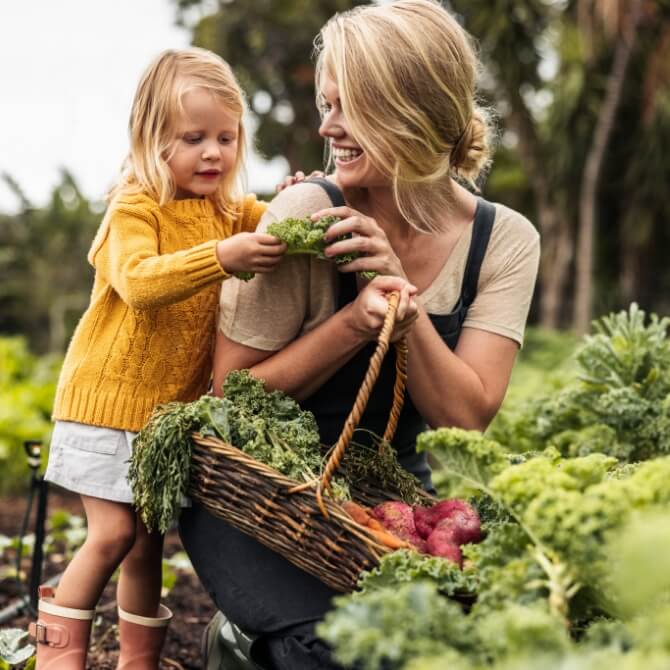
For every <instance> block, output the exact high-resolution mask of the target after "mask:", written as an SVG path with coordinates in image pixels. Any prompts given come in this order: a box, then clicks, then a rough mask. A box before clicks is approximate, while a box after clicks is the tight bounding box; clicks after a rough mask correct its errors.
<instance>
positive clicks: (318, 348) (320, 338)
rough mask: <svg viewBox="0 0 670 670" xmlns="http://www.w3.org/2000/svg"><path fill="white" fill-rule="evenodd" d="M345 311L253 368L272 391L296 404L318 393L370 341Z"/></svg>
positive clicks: (347, 308) (346, 310)
mask: <svg viewBox="0 0 670 670" xmlns="http://www.w3.org/2000/svg"><path fill="white" fill-rule="evenodd" d="M349 315H350V308H349V307H348V306H347V307H344V308H343V309H341V310H340V311H338V312H336V313H335V314H334V315H333V316H332V317H330V318H329V319H327V320H326V321H324V322H323V323H321V324H320V325H318V326H317V327H316V328H315V329H314V330H311V331H310V332H308V333H306V334H305V335H303V336H302V337H299V338H298V339H297V340H294V341H293V342H291V343H290V344H289V345H287V346H286V347H285V348H284V349H281V350H280V351H278V352H277V353H275V354H272V355H271V356H269V357H268V358H266V359H264V360H263V361H261V362H260V363H257V364H256V365H254V366H253V367H252V368H251V372H252V374H253V375H254V376H255V377H259V378H260V379H263V380H265V386H266V387H267V388H268V389H280V390H282V391H284V392H285V393H288V394H289V395H290V396H292V397H294V398H295V399H296V400H304V399H305V398H309V396H311V395H312V394H313V393H315V392H316V391H317V390H318V389H319V388H320V387H321V386H322V385H323V384H324V383H325V382H326V381H328V379H330V378H331V377H332V376H333V375H334V374H335V372H337V371H338V370H339V369H340V368H341V367H342V366H343V365H344V364H345V363H346V362H347V361H348V360H349V359H351V358H352V357H353V356H354V355H355V354H356V353H357V352H358V351H360V349H362V348H363V347H364V346H365V344H366V340H365V339H364V338H363V337H362V336H361V335H360V334H359V333H357V331H356V329H355V328H353V327H352V325H351V323H350V320H349Z"/></svg>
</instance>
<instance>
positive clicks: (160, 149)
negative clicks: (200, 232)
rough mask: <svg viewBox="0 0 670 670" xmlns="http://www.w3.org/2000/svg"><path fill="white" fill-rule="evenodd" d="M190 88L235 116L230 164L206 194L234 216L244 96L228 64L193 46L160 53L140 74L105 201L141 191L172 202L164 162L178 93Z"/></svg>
mask: <svg viewBox="0 0 670 670" xmlns="http://www.w3.org/2000/svg"><path fill="white" fill-rule="evenodd" d="M194 88H204V89H207V90H208V91H210V92H211V93H212V95H215V96H216V97H217V98H219V99H220V100H221V102H222V103H223V104H224V105H225V106H226V108H227V109H228V110H229V111H230V112H232V113H234V114H238V115H239V117H240V122H239V127H238V136H237V156H236V158H235V164H234V166H233V169H232V170H231V171H230V172H229V173H228V174H226V175H225V176H224V178H223V179H222V181H221V184H220V186H219V188H218V189H217V190H216V192H215V193H214V194H212V195H211V196H209V197H210V199H211V200H212V202H213V204H214V206H215V207H216V209H217V210H218V211H220V212H222V213H229V214H232V213H233V212H234V203H235V201H236V200H237V199H238V198H239V196H240V195H241V193H242V187H243V184H242V180H243V178H244V161H245V153H246V136H245V132H244V125H243V123H242V117H243V115H244V111H245V109H246V103H245V99H244V94H243V93H242V90H241V88H240V86H239V84H238V83H237V80H236V79H235V75H234V74H233V72H232V70H231V68H230V66H229V65H228V63H226V62H225V61H224V60H223V59H222V58H220V57H219V56H217V55H216V54H214V53H212V52H211V51H207V50H205V49H198V48H195V47H194V48H190V49H183V50H180V51H173V50H168V51H164V52H163V53H161V54H160V55H159V56H158V57H157V58H156V59H155V60H154V61H153V63H151V65H149V67H148V68H147V70H146V71H145V73H144V74H143V75H142V79H141V80H140V83H139V85H138V87H137V91H136V93H135V99H134V100H133V106H132V110H131V113H130V122H129V131H130V151H129V152H128V155H127V157H126V159H125V161H124V163H123V167H122V170H121V178H120V180H119V182H118V183H117V185H116V186H115V187H114V188H113V189H112V191H111V193H110V196H109V197H110V198H112V197H114V196H115V195H117V194H118V193H129V192H131V193H137V192H143V193H146V194H147V195H149V196H150V197H151V198H153V199H154V200H156V201H157V202H158V203H159V204H161V205H164V204H165V203H166V202H168V201H169V200H172V199H173V198H174V196H175V189H176V186H175V183H174V178H173V176H172V172H171V170H170V168H169V167H168V161H169V160H170V157H171V155H172V153H173V152H174V149H175V145H176V139H177V137H176V133H177V125H176V124H177V119H178V118H179V114H180V113H181V112H182V111H183V98H184V94H185V93H186V92H187V91H189V90H192V89H194Z"/></svg>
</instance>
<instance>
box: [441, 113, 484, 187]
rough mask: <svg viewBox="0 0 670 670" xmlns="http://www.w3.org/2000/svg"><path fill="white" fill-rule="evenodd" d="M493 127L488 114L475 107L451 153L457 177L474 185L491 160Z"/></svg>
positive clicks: (451, 160)
mask: <svg viewBox="0 0 670 670" xmlns="http://www.w3.org/2000/svg"><path fill="white" fill-rule="evenodd" d="M491 135H492V133H491V127H490V122H489V117H488V114H486V112H485V111H484V110H482V109H481V108H479V107H475V108H474V110H473V112H472V116H471V117H470V120H469V121H468V123H467V124H466V126H465V128H464V130H463V132H462V134H461V136H460V137H459V138H458V140H457V142H456V144H455V145H454V148H453V149H452V151H451V157H450V163H451V167H452V169H453V171H454V173H455V176H457V177H459V178H461V179H464V180H465V181H467V182H469V183H474V182H476V181H477V178H478V177H479V176H480V174H482V172H485V171H486V169H487V167H488V165H489V163H490V160H491Z"/></svg>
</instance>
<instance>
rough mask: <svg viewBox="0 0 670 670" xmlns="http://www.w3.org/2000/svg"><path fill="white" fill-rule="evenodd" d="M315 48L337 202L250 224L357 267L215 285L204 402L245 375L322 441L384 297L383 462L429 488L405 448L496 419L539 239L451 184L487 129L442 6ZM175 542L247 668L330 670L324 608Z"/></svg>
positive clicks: (422, 467)
mask: <svg viewBox="0 0 670 670" xmlns="http://www.w3.org/2000/svg"><path fill="white" fill-rule="evenodd" d="M317 47H318V61H317V76H316V88H317V96H318V100H319V105H320V108H321V111H322V117H323V118H322V123H321V127H320V134H321V135H322V136H323V137H324V138H325V139H326V141H327V143H328V147H329V150H330V156H331V158H332V159H333V162H334V165H335V170H334V172H333V173H332V175H330V177H329V181H328V184H330V185H334V186H336V187H337V188H335V189H334V190H333V188H332V186H330V185H327V186H326V188H323V187H322V186H321V185H319V184H314V183H302V184H298V185H296V186H292V187H291V188H288V189H286V190H284V191H283V192H282V193H280V194H279V195H278V196H277V197H276V198H275V199H274V200H273V202H272V203H271V204H270V207H269V209H268V212H267V213H266V215H265V216H264V218H263V220H262V221H261V226H264V225H267V224H268V223H270V222H271V221H274V220H278V219H282V218H285V217H287V216H297V217H302V216H309V215H312V214H314V216H315V217H316V216H322V215H328V214H333V215H336V216H339V217H341V219H342V220H341V221H340V222H339V223H337V224H336V225H334V226H333V227H332V228H331V229H330V230H329V232H328V236H329V239H334V238H336V237H338V236H340V235H343V234H346V233H354V237H352V238H351V239H349V240H346V241H341V242H335V243H333V244H331V245H330V246H329V247H328V251H327V254H328V255H332V256H334V255H337V254H342V253H348V252H353V251H356V252H359V253H360V254H361V256H360V257H359V258H358V259H357V260H355V261H353V262H351V263H349V264H347V265H343V266H338V268H337V270H339V273H338V272H337V270H336V269H335V265H334V264H333V263H327V262H324V261H319V260H314V259H310V258H307V257H295V256H294V257H287V258H285V259H284V260H283V261H282V264H281V265H280V268H279V269H278V270H277V271H276V272H275V273H274V274H273V275H272V277H269V278H268V279H266V278H265V277H258V278H256V279H254V281H252V282H249V283H248V284H243V283H240V282H236V283H235V285H233V286H231V282H226V286H225V287H224V289H223V293H222V300H221V319H220V332H219V333H218V339H217V348H216V355H215V370H214V385H215V389H219V388H220V386H221V383H222V381H223V379H224V378H225V376H226V374H227V373H228V372H229V371H230V370H233V369H239V368H249V369H250V370H251V372H252V373H253V374H254V375H255V376H257V377H260V378H262V379H264V380H265V382H266V385H267V387H268V388H280V389H282V390H284V391H285V392H287V393H289V394H290V395H292V396H294V397H295V398H297V399H298V400H300V401H301V403H302V404H303V406H304V407H306V408H308V409H310V410H312V411H313V412H314V413H315V416H316V418H317V421H318V423H319V429H320V432H321V437H322V440H323V441H324V442H325V443H334V442H335V441H336V439H337V437H338V435H339V431H340V430H341V428H342V425H343V423H344V420H345V418H346V416H347V414H348V412H349V410H350V409H351V407H352V404H353V401H354V398H355V395H356V392H357V390H358V387H359V385H360V382H361V380H362V378H363V375H364V373H365V369H366V367H367V363H368V359H369V355H370V349H371V347H373V346H374V344H373V343H374V340H375V339H376V336H377V335H378V332H379V329H380V326H381V323H382V321H383V317H384V314H385V311H386V306H387V303H386V299H385V296H386V295H387V293H388V291H390V290H393V289H398V290H401V291H402V295H403V300H402V310H400V321H399V323H398V325H397V326H396V330H395V332H394V337H400V336H402V335H403V334H406V335H407V341H408V346H409V352H410V353H409V374H408V379H407V395H406V400H405V407H404V409H403V412H402V415H401V418H400V421H399V426H398V431H397V434H396V438H395V440H394V447H395V448H396V449H397V451H398V457H399V460H400V462H401V464H402V465H403V466H404V467H405V468H406V469H408V470H409V471H410V472H412V473H414V474H415V475H416V476H417V477H418V478H419V479H420V480H421V482H422V484H423V486H424V487H425V488H426V489H428V490H430V489H431V481H430V470H429V467H428V464H427V462H426V460H425V456H424V455H418V454H417V453H416V451H415V438H416V435H417V434H418V433H419V432H421V431H422V430H424V429H425V427H426V425H430V426H461V427H464V428H470V429H476V430H483V429H484V428H486V426H487V425H488V423H489V422H490V421H491V419H492V418H493V416H494V415H495V413H496V412H497V410H498V408H499V406H500V404H501V402H502V400H503V397H504V394H505V390H506V388H507V384H508V382H509V377H510V374H511V370H512V366H513V364H514V360H515V357H516V353H517V350H518V349H519V347H520V345H521V344H522V341H523V330H524V326H525V321H526V318H527V314H528V309H529V305H530V300H531V297H532V293H533V287H534V283H535V278H536V274H537V266H538V259H539V239H538V235H537V232H536V231H535V229H534V228H533V226H532V225H531V224H530V223H529V222H528V221H527V220H526V219H524V218H523V217H522V216H521V215H519V214H518V213H516V212H514V211H512V210H510V209H508V208H506V207H504V206H502V205H495V206H494V205H491V204H490V203H487V202H485V201H483V200H481V199H478V198H476V197H475V196H474V195H472V194H471V193H470V192H469V191H468V190H466V189H465V188H463V186H461V185H460V183H459V182H466V183H470V184H474V182H475V181H476V179H477V178H478V177H479V175H480V173H481V171H482V170H483V169H484V168H485V167H486V166H487V163H488V159H489V129H488V126H487V122H486V115H485V113H484V112H483V111H482V110H481V109H479V108H478V107H477V105H476V103H475V86H476V77H477V70H478V63H477V59H476V56H475V54H474V51H473V49H472V46H471V43H470V40H469V38H468V36H467V34H466V33H465V32H464V31H463V29H462V28H461V27H460V26H459V24H458V23H457V22H456V20H455V19H454V18H453V17H452V16H450V15H449V14H448V13H447V12H446V11H445V10H444V9H443V8H441V7H440V6H439V5H438V4H437V3H435V2H432V1H431V0H400V1H399V2H395V3H392V4H385V5H383V6H377V5H367V6H364V7H359V8H357V9H355V10H353V11H351V12H347V13H345V14H341V15H336V16H335V17H333V18H332V19H331V20H330V21H329V22H328V24H326V26H325V27H324V28H323V29H322V31H321V34H320V38H319V40H318V42H317ZM326 189H327V190H326ZM329 192H330V195H329ZM340 194H342V195H343V197H344V201H343V202H340V203H338V202H337V201H338V199H339V198H340V197H341V195H340ZM331 196H332V197H331ZM333 203H335V204H339V206H333ZM366 270H374V271H376V272H378V273H379V274H380V275H381V276H380V277H378V278H376V279H374V280H373V281H372V282H370V283H369V284H367V285H364V284H363V282H361V281H360V280H358V279H357V275H356V273H357V272H359V271H366ZM392 379H393V360H392V359H389V360H388V361H386V362H385V364H384V368H383V370H382V373H381V376H380V379H379V380H378V382H377V384H376V386H375V390H374V392H373V394H372V396H371V398H370V401H369V404H368V409H367V411H366V413H365V415H364V417H363V420H362V422H361V425H362V426H364V427H365V428H368V429H369V430H372V431H374V432H376V433H380V434H381V433H382V432H383V428H384V424H385V422H386V419H387V416H388V411H389V408H390V404H391V389H392ZM182 536H183V540H184V543H185V546H186V548H187V550H188V551H189V553H190V555H191V558H192V560H193V562H194V565H195V567H196V569H197V571H198V573H199V575H200V577H201V579H202V580H203V583H204V584H205V585H206V587H207V588H208V589H209V590H210V592H211V593H212V595H213V597H214V599H215V601H216V602H217V604H218V605H219V607H220V609H222V611H223V612H224V613H225V614H226V615H227V616H229V617H230V619H231V620H232V621H234V622H235V623H237V624H238V625H239V626H241V627H242V628H243V629H247V630H250V631H252V632H254V633H256V634H260V638H259V641H258V643H257V645H256V648H257V653H258V654H259V656H258V658H259V659H261V661H262V662H261V664H262V665H263V667H272V668H291V670H296V669H299V668H312V667H313V668H328V667H336V666H334V665H333V664H332V663H333V662H332V660H330V659H329V657H328V650H327V649H326V647H325V646H324V645H323V644H321V643H320V642H319V641H318V640H317V639H316V638H315V637H314V634H313V625H314V622H315V621H317V620H318V619H319V618H320V617H321V616H322V615H323V613H324V612H325V611H326V610H327V609H328V606H329V601H330V598H331V597H332V595H333V594H332V592H330V591H329V590H328V589H327V588H326V587H324V586H323V585H321V584H320V583H319V582H318V581H317V580H316V579H313V578H311V577H309V576H307V575H305V574H304V573H302V572H300V571H299V570H298V569H297V568H293V566H291V565H289V564H288V563H287V562H286V561H284V560H283V559H281V558H280V557H278V556H277V555H275V554H273V553H272V552H270V551H269V550H266V549H264V548H263V547H261V546H260V545H258V544H257V543H256V542H254V541H253V540H251V539H250V538H248V537H246V536H243V535H242V534H240V533H237V532H236V531H234V530H233V529H231V528H230V527H228V526H226V525H225V524H224V523H222V522H220V521H218V520H216V519H214V518H213V517H211V516H209V515H208V514H207V513H205V512H204V511H203V510H202V509H200V508H198V507H194V508H193V510H191V511H190V512H189V513H188V514H187V515H185V516H183V517H182Z"/></svg>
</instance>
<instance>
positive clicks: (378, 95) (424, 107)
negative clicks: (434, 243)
mask: <svg viewBox="0 0 670 670" xmlns="http://www.w3.org/2000/svg"><path fill="white" fill-rule="evenodd" d="M315 46H316V53H317V56H318V57H317V63H316V88H317V103H320V102H321V99H320V92H321V90H322V89H321V87H322V83H323V79H324V77H325V76H328V77H330V78H332V79H334V80H335V81H336V82H337V85H338V88H339V93H340V101H341V105H342V109H343V111H344V114H345V116H346V118H347V122H348V124H349V127H350V130H351V133H352V135H353V137H354V138H355V139H356V141H357V142H358V143H359V144H360V146H361V148H362V149H363V150H364V151H365V153H366V155H367V156H368V159H369V160H370V162H371V163H372V165H373V166H374V167H375V168H376V169H377V170H379V171H380V172H381V173H382V174H384V175H386V176H388V177H389V179H391V181H392V185H393V193H394V196H395V201H396V204H397V206H398V208H399V210H400V212H401V213H402V215H403V216H404V217H405V218H406V219H407V221H408V222H409V223H410V225H412V226H413V227H414V228H416V229H417V230H420V231H422V232H436V231H437V230H439V224H438V221H439V220H440V219H442V216H441V215H443V213H444V211H445V210H448V208H449V207H450V206H451V205H452V204H453V198H454V192H453V184H452V181H451V177H453V178H456V179H458V180H461V181H465V182H467V183H469V184H471V185H472V186H473V187H475V188H476V185H475V183H476V181H477V179H478V178H479V176H480V174H481V173H482V171H483V170H484V169H485V168H486V167H487V166H488V163H489V159H490V129H489V122H488V116H487V113H486V112H485V110H483V109H482V108H480V107H478V106H477V104H476V101H475V93H476V81H477V77H478V71H479V62H478V59H477V56H476V53H475V50H474V48H473V45H472V43H471V41H470V38H469V36H468V34H467V33H466V32H465V30H463V28H461V26H460V25H459V24H458V22H457V21H456V19H455V18H454V17H453V16H451V14H449V12H447V11H446V10H445V9H444V8H443V7H441V6H440V5H439V4H438V3H437V2H433V1H432V0H398V1H397V2H393V3H391V4H384V5H381V4H373V5H365V6H361V7H357V8H355V9H353V10H351V11H348V12H345V13H343V14H336V15H335V16H334V17H333V18H332V19H330V21H328V23H327V24H326V25H325V26H324V27H323V29H322V30H321V33H320V34H319V36H318V37H317V39H316V42H315Z"/></svg>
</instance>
